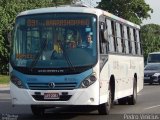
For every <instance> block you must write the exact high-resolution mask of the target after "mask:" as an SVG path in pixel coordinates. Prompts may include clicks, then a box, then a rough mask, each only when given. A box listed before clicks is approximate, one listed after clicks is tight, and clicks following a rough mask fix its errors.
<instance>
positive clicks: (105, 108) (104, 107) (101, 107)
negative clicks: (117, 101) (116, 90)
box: [98, 85, 113, 115]
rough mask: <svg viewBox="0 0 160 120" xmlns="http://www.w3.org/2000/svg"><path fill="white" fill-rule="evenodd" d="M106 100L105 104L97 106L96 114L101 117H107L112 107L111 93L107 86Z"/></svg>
mask: <svg viewBox="0 0 160 120" xmlns="http://www.w3.org/2000/svg"><path fill="white" fill-rule="evenodd" d="M108 94H109V96H108V100H107V102H106V103H103V104H101V105H99V106H98V112H99V114H101V115H108V114H109V112H110V109H111V106H112V103H113V102H112V92H111V86H110V85H109V88H108Z"/></svg>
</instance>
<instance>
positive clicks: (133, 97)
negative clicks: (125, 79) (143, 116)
mask: <svg viewBox="0 0 160 120" xmlns="http://www.w3.org/2000/svg"><path fill="white" fill-rule="evenodd" d="M136 102H137V82H136V80H134V83H133V94H132V95H131V96H129V97H128V104H129V105H135V104H136Z"/></svg>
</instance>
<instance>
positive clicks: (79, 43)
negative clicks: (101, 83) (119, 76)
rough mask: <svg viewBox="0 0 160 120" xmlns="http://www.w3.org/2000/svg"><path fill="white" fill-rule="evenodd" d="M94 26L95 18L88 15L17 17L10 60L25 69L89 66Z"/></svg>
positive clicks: (94, 49) (93, 57)
mask: <svg viewBox="0 0 160 120" xmlns="http://www.w3.org/2000/svg"><path fill="white" fill-rule="evenodd" d="M96 28H97V18H96V16H95V15H91V14H80V13H79V14H78V15H77V13H76V14H72V13H68V14H67V13H65V14H63V13H50V14H38V15H37V14H35V15H26V16H20V17H18V18H17V19H16V24H15V31H14V40H13V42H12V49H13V51H12V53H11V63H12V64H13V65H14V66H16V67H28V68H30V67H32V68H68V67H80V66H81V67H83V66H93V65H94V64H96V62H97V47H96V42H97V41H96V38H97V34H96V33H97V31H96ZM89 37H90V38H89ZM88 39H90V40H88Z"/></svg>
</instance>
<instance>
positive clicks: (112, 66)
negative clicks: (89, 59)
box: [100, 54, 144, 103]
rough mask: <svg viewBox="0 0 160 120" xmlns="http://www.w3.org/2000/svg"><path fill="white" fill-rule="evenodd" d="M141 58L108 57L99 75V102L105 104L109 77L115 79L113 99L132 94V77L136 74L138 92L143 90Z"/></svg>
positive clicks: (125, 56)
mask: <svg viewBox="0 0 160 120" xmlns="http://www.w3.org/2000/svg"><path fill="white" fill-rule="evenodd" d="M143 67H144V65H143V57H136V56H127V55H114V54H112V55H108V61H107V62H106V63H105V64H104V66H103V68H102V70H101V73H100V85H101V88H100V96H101V97H100V101H101V103H104V102H107V101H106V100H107V97H108V94H107V88H108V85H109V81H110V78H111V75H113V76H114V78H115V96H114V97H115V99H119V98H123V97H126V96H129V95H132V94H133V80H134V75H135V74H137V88H138V92H139V91H140V90H142V89H143V74H144V73H143Z"/></svg>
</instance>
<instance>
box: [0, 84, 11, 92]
mask: <svg viewBox="0 0 160 120" xmlns="http://www.w3.org/2000/svg"><path fill="white" fill-rule="evenodd" d="M4 90H10V87H9V84H0V91H4Z"/></svg>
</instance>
